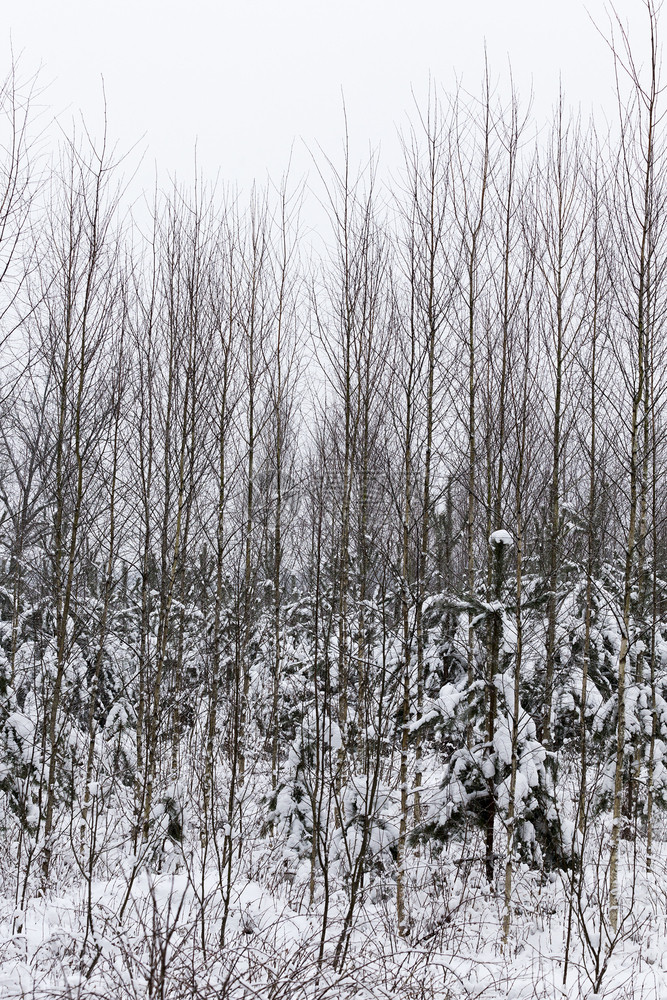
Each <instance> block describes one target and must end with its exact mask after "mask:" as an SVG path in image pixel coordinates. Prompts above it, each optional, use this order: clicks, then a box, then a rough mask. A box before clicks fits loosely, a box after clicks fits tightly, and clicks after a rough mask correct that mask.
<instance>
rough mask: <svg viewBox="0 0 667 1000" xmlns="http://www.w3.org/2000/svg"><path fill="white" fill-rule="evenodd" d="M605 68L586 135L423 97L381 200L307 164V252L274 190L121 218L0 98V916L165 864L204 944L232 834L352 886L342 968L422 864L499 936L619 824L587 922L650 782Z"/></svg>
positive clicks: (661, 350)
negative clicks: (193, 903)
mask: <svg viewBox="0 0 667 1000" xmlns="http://www.w3.org/2000/svg"><path fill="white" fill-rule="evenodd" d="M654 26H655V25H654ZM621 55H623V53H621ZM620 72H621V76H620V80H621V83H620V87H621V95H622V102H621V117H620V124H619V125H618V126H617V127H615V128H614V129H612V134H611V136H610V137H609V138H605V136H603V135H601V134H600V132H599V131H597V130H596V129H595V127H594V126H593V125H590V126H583V125H582V124H581V123H580V122H579V121H578V120H576V119H573V118H572V117H571V116H570V115H569V114H568V113H567V112H566V111H565V109H564V107H563V106H562V104H561V105H558V106H557V107H556V109H555V112H554V116H553V121H552V123H551V126H550V130H548V131H545V130H544V129H542V130H540V132H539V133H538V135H537V138H534V127H533V124H532V123H531V122H530V120H528V119H527V118H525V117H524V115H523V112H522V108H521V105H520V102H519V100H518V99H517V98H514V97H511V98H509V99H508V100H506V101H503V100H501V99H496V98H495V97H493V96H490V94H489V92H488V89H487V90H484V88H483V90H482V93H481V95H480V97H479V99H468V98H464V97H463V96H461V95H460V94H459V95H454V96H443V97H442V98H441V97H435V96H433V97H432V99H431V100H430V101H429V102H428V104H427V106H426V107H424V108H422V109H420V111H419V112H418V113H417V114H416V115H415V123H414V128H413V129H412V130H410V131H408V132H407V133H406V135H405V139H404V146H403V148H404V154H405V158H404V164H403V166H402V170H401V171H400V174H398V175H397V176H396V178H395V179H394V181H393V183H392V185H391V186H387V185H386V184H384V183H382V182H381V180H380V178H379V175H378V171H377V168H376V165H375V163H374V162H372V163H370V164H368V165H366V166H365V167H363V168H362V169H361V170H359V171H358V172H356V171H355V170H354V169H353V164H354V157H353V156H352V155H351V154H349V152H348V150H347V148H346V149H344V152H343V155H342V157H341V158H339V159H338V160H336V161H335V162H323V163H322V162H321V163H320V164H319V169H320V170H321V180H322V181H323V182H324V190H325V198H326V200H327V204H328V210H329V220H330V227H329V229H328V231H327V232H326V233H325V234H323V235H324V241H323V243H322V246H324V247H325V249H322V250H320V249H313V247H314V243H313V240H312V237H311V235H309V234H308V233H306V232H304V230H303V229H300V227H299V223H298V220H299V215H300V211H301V209H302V208H303V203H304V200H305V201H307V200H308V199H309V198H311V194H310V193H308V192H306V193H304V192H303V191H301V190H300V189H296V190H294V191H293V190H292V189H291V188H290V186H289V183H286V184H285V185H283V186H282V187H281V188H279V189H277V190H275V189H267V190H259V189H257V190H255V191H254V192H253V193H252V194H251V196H250V197H249V198H248V199H246V200H245V201H244V199H243V198H242V197H240V198H237V197H229V198H225V197H222V196H219V195H215V194H211V195H209V194H208V193H207V189H206V186H205V185H204V184H202V183H199V184H198V185H197V187H196V189H185V188H180V187H179V188H177V189H174V190H171V191H167V192H165V193H163V194H160V195H159V196H158V197H157V198H156V201H155V205H154V208H153V210H152V213H151V222H152V226H146V225H145V223H144V224H142V225H141V226H137V225H134V224H133V223H132V221H131V219H130V218H128V216H127V214H125V213H124V211H122V210H121V199H120V197H119V194H118V187H117V185H118V180H119V171H120V168H119V167H117V166H115V165H114V162H113V157H112V156H111V155H110V154H109V151H108V146H105V145H103V144H95V143H92V142H90V141H89V140H88V139H84V140H83V141H81V142H79V140H74V139H72V140H71V141H66V142H65V143H64V145H63V148H62V150H61V151H60V154H59V158H58V159H57V161H56V162H54V163H53V164H52V165H47V164H45V162H44V161H43V160H39V161H37V162H36V163H33V162H32V159H33V158H32V157H31V154H32V149H31V145H30V142H29V135H30V132H31V128H32V124H31V123H32V119H31V112H30V107H29V103H28V101H27V99H26V95H25V93H24V92H23V91H21V89H20V88H16V87H14V86H13V85H12V82H11V81H10V83H9V84H8V85H7V86H6V87H5V89H4V91H3V101H4V104H3V110H4V113H5V132H6V134H7V135H9V137H10V140H11V141H10V142H8V143H7V144H6V146H5V152H4V154H3V157H2V191H3V197H2V198H0V276H1V278H2V295H3V299H2V309H3V313H2V329H3V338H4V339H3V365H2V394H1V419H0V498H1V502H2V525H1V529H0V619H1V625H0V628H1V631H0V645H1V652H0V695H1V702H0V740H1V745H2V752H1V758H0V803H1V805H0V828H1V836H2V840H3V842H5V843H7V844H8V845H10V847H11V850H10V852H9V853H10V855H11V857H10V858H9V859H8V860H7V861H6V862H3V869H5V875H6V877H7V878H9V879H10V880H11V882H7V884H10V885H11V890H10V891H11V894H12V895H13V896H14V898H15V903H16V907H17V910H16V914H17V916H16V918H15V919H16V922H17V926H18V928H19V929H20V926H21V919H22V918H21V913H22V912H23V911H24V909H25V906H26V905H27V901H28V900H29V899H30V898H31V897H33V896H34V895H35V894H38V893H39V892H44V891H48V890H49V888H50V887H53V885H54V884H55V883H56V882H57V881H58V879H62V878H64V877H66V876H65V875H64V874H63V873H64V872H69V873H70V875H68V876H67V877H68V878H70V877H71V878H74V877H78V878H80V877H85V878H88V879H93V878H95V877H98V876H99V877H102V875H101V873H103V872H105V871H107V870H108V866H109V865H110V864H111V863H114V864H115V863H116V862H111V861H110V859H114V858H115V859H118V858H123V859H124V862H123V863H124V864H125V867H124V868H123V871H125V872H126V873H129V874H128V875H127V877H128V880H131V879H132V878H134V877H135V876H136V873H137V872H140V871H142V870H143V869H144V868H145V867H146V866H148V867H151V866H153V867H154V868H155V869H164V868H165V866H169V865H171V866H175V868H176V869H178V866H179V865H181V866H182V865H186V860H185V859H186V858H187V859H190V860H189V861H187V864H192V865H193V866H194V868H193V870H195V869H197V865H199V866H200V868H199V869H197V870H200V869H205V870H207V871H208V870H210V871H214V872H217V876H216V877H217V884H218V886H219V889H220V891H221V893H222V901H223V909H222V911H221V912H222V917H221V918H220V921H219V923H218V925H217V930H216V933H217V934H218V935H219V937H220V938H221V939H222V940H223V941H224V936H225V921H226V913H227V910H226V909H225V905H226V906H227V907H228V906H229V898H230V892H231V886H232V882H233V875H232V872H233V865H234V863H235V858H237V857H238V856H239V855H240V854H241V853H242V851H243V844H244V839H245V838H247V837H248V836H250V831H251V829H254V833H253V836H254V835H255V834H257V833H258V832H259V835H261V836H262V837H265V838H267V840H268V841H270V842H271V843H273V844H276V845H279V852H278V853H279V855H280V858H281V861H280V864H281V865H282V868H283V869H284V871H283V874H284V877H285V878H289V879H294V878H305V879H306V880H307V882H308V885H309V890H308V893H309V899H310V902H311V904H312V903H313V901H314V900H315V899H316V898H318V899H319V898H321V897H320V894H321V892H324V893H325V896H326V895H327V894H328V893H330V891H331V887H332V885H334V884H335V885H336V886H337V887H338V888H340V887H343V889H344V892H345V894H346V895H345V898H346V900H347V903H346V908H345V909H344V912H343V916H342V924H340V925H339V927H338V931H337V933H336V936H335V939H334V941H333V943H334V944H335V952H334V954H333V961H334V963H335V964H336V965H338V966H340V965H341V964H342V963H343V962H344V961H345V955H346V952H347V947H348V941H349V936H350V933H351V929H352V928H353V926H354V920H355V909H356V907H357V905H358V903H359V900H360V899H361V898H362V896H363V894H364V893H368V892H370V891H372V890H373V887H374V886H375V887H377V886H380V887H381V889H382V892H383V893H384V897H383V898H388V899H391V900H393V903H392V906H393V907H394V910H393V912H394V915H395V920H396V927H397V930H398V931H399V933H401V934H409V933H410V928H411V921H412V917H411V913H412V909H411V908H412V907H413V900H412V899H411V892H410V877H409V876H410V872H411V870H412V869H413V867H414V863H415V858H416V857H417V856H418V857H419V859H420V864H422V865H428V864H429V859H430V858H434V857H436V856H437V854H438V852H439V851H441V850H450V851H452V852H453V854H452V856H453V857H455V858H458V859H461V862H463V861H465V862H466V863H469V864H472V865H478V867H479V869H480V870H482V871H483V872H484V875H485V877H486V878H487V879H488V880H489V882H491V883H493V884H494V885H496V886H497V888H498V891H499V892H501V893H502V892H503V891H504V893H505V896H504V898H505V927H504V934H505V936H507V935H508V934H509V933H510V930H511V924H510V917H511V902H512V898H513V897H512V894H513V877H514V873H515V871H516V865H517V864H519V863H522V864H528V865H529V866H534V867H535V868H537V869H539V870H541V871H551V870H558V869H560V870H569V871H570V872H571V878H572V880H573V881H572V884H573V885H575V884H576V878H577V870H578V867H579V858H580V857H581V852H582V851H583V850H584V849H585V844H586V838H587V835H588V832H589V831H590V829H591V828H592V826H593V825H594V824H595V823H596V822H598V821H599V820H598V819H597V818H596V817H600V816H602V817H604V816H605V815H607V816H608V815H610V816H611V818H612V820H613V822H612V823H611V827H610V835H609V838H608V840H607V841H606V843H605V847H604V850H605V852H606V854H605V858H606V859H607V860H605V865H606V864H607V862H608V871H607V875H606V876H605V877H607V878H608V886H609V896H608V906H609V911H608V926H609V927H610V928H611V930H612V932H613V931H615V930H616V928H617V926H618V922H619V898H618V893H617V879H618V867H617V866H618V852H619V847H620V846H622V844H623V841H624V840H626V839H630V840H633V841H634V842H635V843H638V842H641V843H642V844H645V846H646V850H647V854H646V857H647V864H648V865H649V866H650V865H651V863H652V858H653V857H654V852H655V849H656V839H657V834H656V830H657V827H656V823H657V820H658V817H659V813H658V810H659V809H660V808H662V807H663V805H664V804H665V800H666V798H667V771H666V770H665V766H664V751H665V743H664V740H665V738H666V737H667V704H666V702H665V697H666V694H667V672H666V670H667V644H666V642H667V615H666V612H665V608H666V604H665V600H666V598H667V583H666V582H665V581H667V523H666V514H667V509H666V500H665V475H666V473H667V441H666V439H665V416H666V409H665V405H666V398H665V392H666V389H667V364H666V362H667V358H665V350H666V348H667V339H666V338H665V304H666V291H667V282H666V275H665V264H666V263H667V229H666V222H667V170H666V169H665V168H666V166H667V165H666V164H665V138H666V133H665V122H664V120H663V118H662V117H661V112H660V108H659V107H658V97H659V90H658V84H657V78H656V76H655V73H654V76H653V78H652V79H651V77H650V75H649V78H648V79H647V80H644V79H643V78H640V77H639V76H638V75H636V74H634V70H632V67H631V72H630V75H629V76H627V77H625V76H623V70H622V67H621V70H620ZM626 84H627V86H626ZM10 133H11V134H10ZM318 183H319V182H318ZM317 246H318V247H319V244H317ZM253 797H254V798H253ZM258 797H261V802H262V803H263V806H262V810H261V813H262V816H263V821H264V825H263V827H262V828H261V830H259V831H258V830H257V829H255V828H254V827H253V823H255V825H256V823H257V822H258V820H257V813H256V811H255V812H252V810H251V806H250V803H251V801H254V802H255V803H256V802H257V801H258ZM251 813H252V816H253V817H255V818H254V819H253V820H252V821H251V820H250V819H249V818H248V817H249V816H250V815H251ZM193 852H194V854H193ZM193 856H196V858H197V859H198V860H197V861H196V864H195V862H193V861H192V857H193ZM8 873H9V874H8ZM72 873H73V874H72ZM77 873H78V874H77ZM281 877H282V876H281ZM568 877H569V876H568ZM378 891H379V890H378ZM327 898H328V897H327ZM605 905H607V904H605ZM621 909H622V907H621ZM321 935H322V937H321V949H322V950H321V951H320V957H321V956H322V955H323V954H324V949H325V947H326V946H327V944H328V938H327V916H326V907H325V913H324V918H323V922H322V931H321Z"/></svg>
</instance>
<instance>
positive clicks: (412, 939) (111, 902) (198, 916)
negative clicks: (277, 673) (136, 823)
mask: <svg viewBox="0 0 667 1000" xmlns="http://www.w3.org/2000/svg"><path fill="white" fill-rule="evenodd" d="M605 837H606V834H605V831H604V830H603V829H601V830H600V831H599V838H598V841H597V844H598V848H599V854H598V858H599V863H596V861H595V852H594V851H592V852H591V857H592V858H593V860H591V861H590V862H589V863H587V865H586V867H585V869H584V877H583V879H582V883H581V886H580V889H579V888H575V889H574V891H573V882H572V875H571V873H568V872H564V873H560V872H559V873H553V874H551V875H550V876H546V877H545V876H544V875H540V874H539V873H538V872H536V871H533V870H531V869H529V868H528V867H525V866H524V867H520V866H517V869H516V873H515V879H514V886H513V893H512V898H513V906H512V912H511V928H510V933H509V939H508V942H507V943H506V944H503V935H502V920H503V895H502V892H501V891H500V882H501V875H500V873H499V877H498V885H497V886H494V887H491V886H489V885H488V884H487V883H486V881H485V879H484V874H483V870H482V865H481V864H479V863H478V862H477V861H476V860H475V861H470V862H466V863H462V862H461V857H460V849H461V845H460V844H459V845H458V852H459V853H457V845H455V844H454V845H450V847H449V848H448V849H447V850H443V851H441V852H440V853H437V854H436V853H435V852H432V851H428V850H424V851H422V853H421V855H420V856H417V855H416V854H413V855H412V856H411V858H410V866H409V880H408V884H407V887H406V888H407V899H408V908H409V915H410V927H409V933H408V934H407V935H406V936H404V937H399V935H398V934H397V929H396V907H395V882H394V880H393V879H392V878H390V877H388V876H385V875H383V874H381V873H378V875H377V876H375V877H373V878H372V879H370V880H369V883H368V884H367V885H366V886H365V887H364V888H363V889H362V891H361V892H360V895H359V900H358V903H357V906H356V911H355V914H354V920H353V930H352V933H351V935H350V937H349V943H348V947H347V951H346V953H345V954H344V955H343V956H342V957H341V954H340V948H339V942H340V938H341V932H342V927H343V919H344V914H345V912H346V910H347V908H348V905H349V891H348V886H346V885H345V884H344V883H342V882H338V884H336V885H335V886H334V887H332V888H331V890H330V893H329V900H328V912H327V913H325V899H324V896H323V885H322V880H321V879H318V880H317V882H316V883H315V887H314V888H315V892H314V896H313V899H312V902H311V898H310V896H311V882H310V864H309V863H308V862H307V861H305V860H304V861H302V862H301V864H300V865H299V867H298V868H297V870H296V871H290V872H285V871H284V865H281V857H282V855H281V848H280V845H279V844H278V843H276V842H272V841H271V839H270V838H266V837H263V838H261V837H259V836H257V837H256V838H254V839H252V838H251V837H250V836H248V837H247V838H246V840H245V842H244V846H243V850H242V852H241V856H240V857H239V856H238V854H236V855H235V857H234V861H233V868H232V873H231V874H232V878H231V882H230V892H229V896H228V899H227V900H226V898H225V896H226V893H225V886H226V878H223V879H221V878H220V876H219V874H218V872H217V870H216V867H215V864H214V863H213V861H212V860H210V861H209V863H208V864H207V865H206V866H205V874H204V876H203V877H202V866H201V858H199V859H198V858H197V857H196V856H195V855H196V852H195V851H191V852H190V855H189V856H186V852H180V853H179V851H174V852H173V853H172V854H171V855H169V856H168V857H167V858H166V860H163V862H162V865H161V867H162V870H161V871H155V870H153V871H151V870H150V869H149V868H148V867H146V866H145V865H144V864H137V859H136V858H129V859H128V858H125V859H124V860H123V859H121V858H120V857H115V858H114V857H113V856H109V857H107V858H106V860H104V859H102V860H101V861H100V863H99V865H98V869H101V867H102V865H103V864H106V865H107V866H108V868H107V872H106V877H105V878H100V877H97V876H96V877H94V878H93V879H87V878H86V877H85V874H84V873H82V872H80V871H79V873H78V875H77V874H75V872H74V870H73V869H72V868H71V867H68V866H66V865H65V864H64V863H63V864H62V870H61V871H58V872H56V880H55V882H54V884H56V885H58V890H57V891H50V892H46V893H45V894H43V895H37V896H33V898H31V899H30V900H29V902H27V903H26V905H25V908H24V910H23V911H21V912H20V913H17V911H16V909H15V902H14V899H13V898H11V895H10V890H11V886H10V885H8V884H7V883H6V880H5V886H4V892H3V898H2V900H1V902H0V997H3V998H5V997H7V998H10V997H11V998H19V997H20V998H31V1000H38V998H63V1000H64V998H71V1000H84V998H85V1000H88V998H90V1000H93V998H119V1000H122V998H125V997H127V998H135V1000H149V998H150V1000H153V998H160V1000H172V998H173V1000H177V998H178V1000H186V998H193V1000H194V998H195V997H196V998H201V1000H209V998H210V1000H213V998H216V1000H226V998H229V1000H250V998H257V1000H328V998H331V1000H338V998H340V1000H347V998H350V1000H352V998H353V997H354V998H355V1000H364V998H369V1000H370V998H374V1000H454V998H471V1000H472V998H475V1000H482V998H485V1000H495V998H501V997H502V998H513V1000H524V998H525V1000H529V998H545V1000H546V998H549V1000H552V998H563V1000H565V998H568V1000H575V998H576V1000H583V998H591V997H594V996H597V997H605V998H609V1000H611V998H615V1000H622V998H628V1000H629V998H632V1000H665V998H667V866H666V864H665V859H666V858H667V852H665V851H664V847H665V846H666V845H664V844H660V845H658V846H659V848H660V849H661V850H662V854H659V855H658V857H656V859H655V861H654V866H653V872H652V873H649V874H647V873H646V870H645V858H642V857H641V856H640V855H639V854H638V852H637V851H636V850H635V849H634V845H633V844H632V843H630V842H626V843H624V845H623V864H622V873H621V886H622V893H621V913H622V920H621V926H620V928H619V931H618V933H617V934H616V935H611V933H610V929H609V924H608V921H607V906H608V901H607V896H606V889H605V885H606V879H605V870H604V864H603V860H602V859H603V858H604V857H605V854H606V845H608V841H606V839H605ZM480 846H481V845H480ZM469 850H470V845H469V846H468V851H469ZM499 867H500V866H499ZM225 874H226V873H225ZM226 904H227V905H226ZM225 913H226V923H225V927H224V943H223V944H221V935H222V924H223V920H224V915H225ZM323 927H324V928H325V934H324V940H323V943H322V937H323V935H322V931H323ZM568 932H569V939H570V940H569V948H568V943H567V942H568ZM337 949H338V951H339V954H338V958H337V957H336V953H337ZM320 950H321V961H320V960H319V958H320ZM566 953H568V968H567V977H565V975H564V973H565V956H566Z"/></svg>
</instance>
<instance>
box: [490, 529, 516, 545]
mask: <svg viewBox="0 0 667 1000" xmlns="http://www.w3.org/2000/svg"><path fill="white" fill-rule="evenodd" d="M513 542H514V539H513V538H512V536H511V535H510V533H509V531H505V529H504V528H499V529H498V531H492V532H491V534H490V535H489V545H512V544H513Z"/></svg>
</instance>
